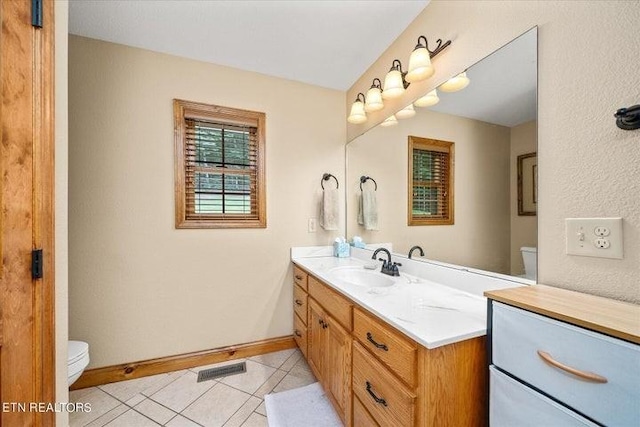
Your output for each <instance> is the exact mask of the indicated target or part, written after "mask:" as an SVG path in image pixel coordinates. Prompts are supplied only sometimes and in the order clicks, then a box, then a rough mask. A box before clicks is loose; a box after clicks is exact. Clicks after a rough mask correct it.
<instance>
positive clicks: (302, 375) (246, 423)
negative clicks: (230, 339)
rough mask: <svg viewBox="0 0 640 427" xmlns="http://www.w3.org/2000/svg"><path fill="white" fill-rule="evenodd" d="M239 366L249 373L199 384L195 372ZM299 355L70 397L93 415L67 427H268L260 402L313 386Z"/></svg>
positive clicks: (75, 417)
mask: <svg viewBox="0 0 640 427" xmlns="http://www.w3.org/2000/svg"><path fill="white" fill-rule="evenodd" d="M240 361H245V362H247V372H245V373H243V374H237V375H232V376H228V377H223V378H216V379H214V380H209V381H205V382H201V383H198V382H196V378H197V376H198V371H199V370H202V369H207V368H210V367H213V366H223V365H226V364H230V363H237V362H240ZM315 381H316V379H315V377H314V376H313V374H312V373H311V370H310V369H309V366H308V365H307V363H306V361H305V360H304V358H303V357H302V354H301V353H300V351H299V350H297V349H291V350H283V351H277V352H274V353H268V354H263V355H260V356H254V357H250V358H248V359H238V360H233V361H230V362H223V363H218V364H215V365H207V366H199V367H196V368H192V369H188V370H184V371H176V372H169V373H166V374H160V375H154V376H150V377H144V378H138V379H135V380H129V381H122V382H118V383H112V384H106V385H102V386H98V387H91V388H86V389H82V390H76V391H72V392H71V396H70V400H71V401H72V402H82V403H91V412H87V413H82V412H78V413H72V414H70V425H71V427H84V426H91V427H98V426H109V427H118V426H122V427H147V426H159V425H163V426H168V427H197V426H203V427H210V426H211V427H218V426H224V427H240V426H242V427H260V426H267V417H266V411H265V407H264V396H265V395H266V394H269V393H271V392H274V393H277V392H279V391H284V390H290V389H292V388H297V387H302V386H305V385H307V384H311V383H313V382H315Z"/></svg>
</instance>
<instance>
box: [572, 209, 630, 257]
mask: <svg viewBox="0 0 640 427" xmlns="http://www.w3.org/2000/svg"><path fill="white" fill-rule="evenodd" d="M565 221H566V239H567V240H566V244H567V248H566V249H567V254H568V255H580V256H590V257H597V258H615V259H622V257H623V252H622V248H623V244H622V218H567V219H566V220H565Z"/></svg>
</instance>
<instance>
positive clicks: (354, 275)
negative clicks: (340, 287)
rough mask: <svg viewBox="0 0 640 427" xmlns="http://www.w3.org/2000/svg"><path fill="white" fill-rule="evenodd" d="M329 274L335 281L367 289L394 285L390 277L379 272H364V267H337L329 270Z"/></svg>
mask: <svg viewBox="0 0 640 427" xmlns="http://www.w3.org/2000/svg"><path fill="white" fill-rule="evenodd" d="M331 274H332V275H333V276H334V277H335V278H336V279H340V280H342V281H344V282H347V283H350V284H352V285H357V286H364V287H367V288H382V287H387V286H391V285H393V284H394V283H395V282H394V281H393V279H391V278H390V277H386V276H383V275H382V274H381V273H379V272H375V271H370V270H365V269H364V267H337V268H334V269H332V270H331Z"/></svg>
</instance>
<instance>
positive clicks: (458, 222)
mask: <svg viewBox="0 0 640 427" xmlns="http://www.w3.org/2000/svg"><path fill="white" fill-rule="evenodd" d="M435 65H436V67H437V63H436V64H435ZM461 71H463V70H461ZM466 71H467V76H468V77H469V79H470V83H469V85H468V86H467V87H466V88H464V89H463V90H460V91H458V92H453V93H444V92H440V91H438V95H439V97H440V102H439V103H438V104H436V105H434V106H432V107H428V108H418V107H416V108H415V110H416V115H415V116H413V117H411V118H407V119H399V120H398V124H397V125H394V126H389V127H382V126H377V127H375V128H373V129H371V130H369V131H368V132H367V133H365V134H363V135H361V136H360V137H358V138H356V139H354V140H353V141H351V142H350V143H349V144H348V145H347V148H346V157H347V158H346V164H347V190H346V197H347V230H346V232H347V236H349V237H353V236H361V237H362V238H363V240H364V241H365V242H366V243H373V242H390V243H392V244H393V249H394V252H395V253H398V254H405V255H406V254H407V252H408V250H409V249H410V248H411V247H412V246H414V245H420V246H421V247H422V248H423V249H424V251H425V252H426V254H425V257H424V258H426V259H428V260H435V261H441V262H445V263H450V264H456V265H460V266H465V267H470V268H474V269H480V270H484V271H489V272H494V273H500V274H506V275H510V276H514V277H518V278H524V276H525V269H524V261H523V253H525V256H527V257H529V258H528V259H527V261H531V258H530V257H531V255H532V253H533V256H535V252H532V251H531V250H525V251H521V248H523V247H524V248H535V247H536V246H537V220H536V218H537V216H535V214H533V215H519V214H518V213H519V204H518V158H519V156H522V155H526V154H530V153H536V152H537V135H536V129H537V124H536V121H537V116H536V112H537V106H536V92H537V28H533V29H532V30H530V31H528V32H527V33H525V34H523V35H521V36H520V37H518V38H516V39H515V40H513V41H512V42H510V43H509V44H507V45H505V46H503V47H502V48H501V49H499V50H497V51H496V52H494V53H493V54H491V55H489V56H487V57H486V58H484V59H483V60H481V61H480V62H478V63H476V64H474V65H472V66H470V67H469V68H467V70H466ZM410 138H426V139H430V140H442V141H451V142H453V144H454V147H455V160H454V162H455V164H454V165H455V167H454V171H455V172H454V179H453V184H452V185H453V188H452V191H453V194H454V197H453V206H452V209H453V210H454V212H455V215H454V218H453V219H452V221H451V222H452V223H451V224H438V223H435V224H427V225H423V224H420V225H409V224H410V222H411V221H408V216H409V215H408V209H409V207H408V186H409V182H411V180H410V179H408V172H409V163H410V162H411V160H410V159H409V155H408V153H409V151H408V150H409V144H410ZM527 159H530V158H527ZM523 166H527V168H528V169H527V172H526V173H528V174H530V176H528V177H527V180H526V183H527V185H529V186H530V187H531V188H529V190H530V191H529V192H528V193H527V194H528V195H529V196H531V197H534V195H535V197H536V199H537V189H534V188H533V187H532V186H534V185H535V183H536V182H537V176H535V174H536V173H537V165H534V164H533V163H532V162H531V161H525V162H524V163H523ZM361 176H367V177H371V178H372V179H374V180H375V182H376V184H377V191H376V192H375V196H376V200H377V208H378V209H377V213H378V218H377V230H366V229H365V228H364V227H363V226H362V225H359V224H358V201H359V195H360V194H361V189H360V177H361ZM368 186H371V187H368ZM372 186H373V184H372V182H371V181H368V182H367V183H365V184H364V188H365V190H366V189H367V188H370V189H372ZM416 256H417V252H414V257H416ZM532 265H533V266H535V265H536V264H535V262H534V263H533V264H529V267H530V268H528V271H527V273H528V277H527V278H528V279H533V280H535V268H533V267H531V266H532ZM531 270H534V271H531Z"/></svg>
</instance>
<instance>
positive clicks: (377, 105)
mask: <svg viewBox="0 0 640 427" xmlns="http://www.w3.org/2000/svg"><path fill="white" fill-rule="evenodd" d="M383 108H384V103H383V102H382V82H381V81H380V79H379V78H377V77H376V78H375V79H373V83H372V84H371V88H370V89H369V90H368V91H367V96H366V97H365V102H364V111H366V112H367V113H372V112H374V111H380V110H382V109H383Z"/></svg>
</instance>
